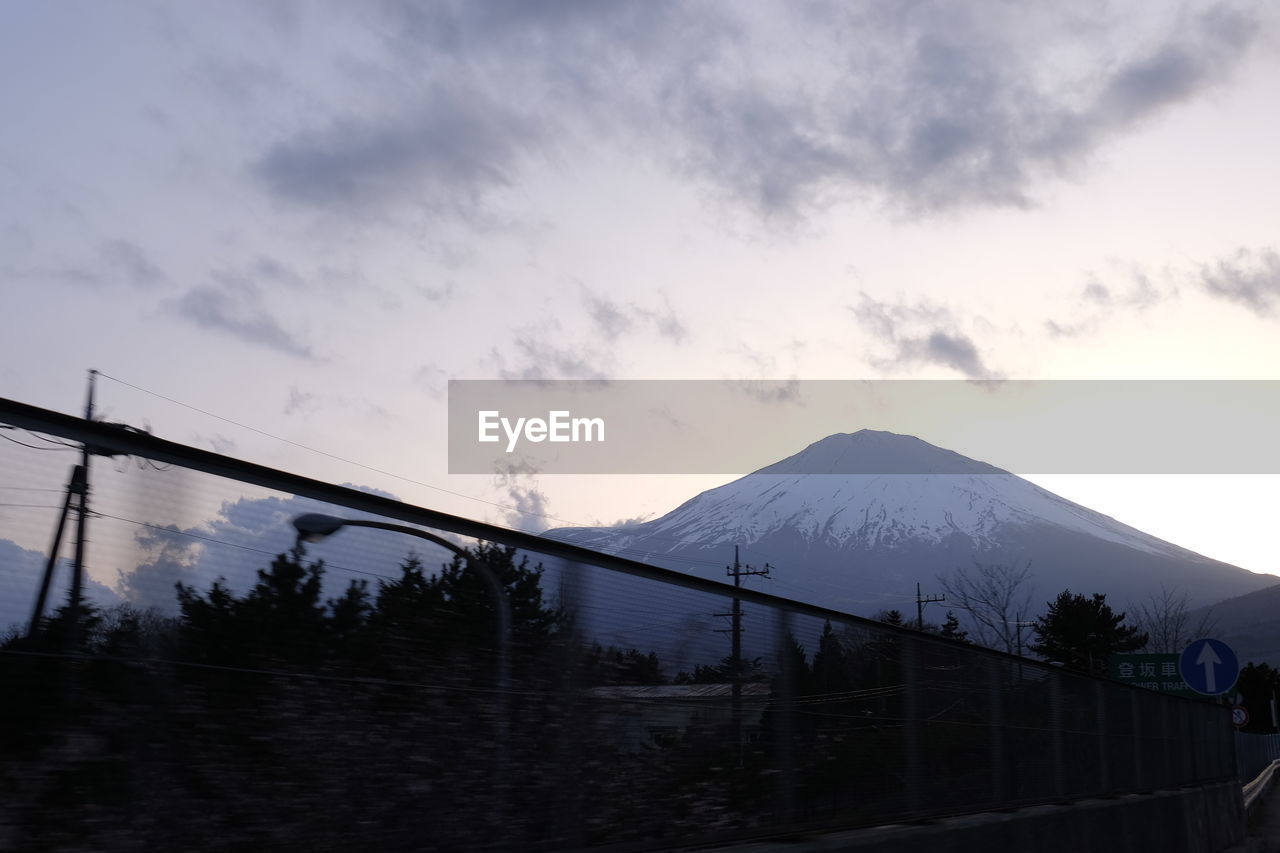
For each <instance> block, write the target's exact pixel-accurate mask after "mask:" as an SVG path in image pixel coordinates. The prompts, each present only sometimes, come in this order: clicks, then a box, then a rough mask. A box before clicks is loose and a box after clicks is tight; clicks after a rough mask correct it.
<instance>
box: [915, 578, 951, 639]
mask: <svg viewBox="0 0 1280 853" xmlns="http://www.w3.org/2000/svg"><path fill="white" fill-rule="evenodd" d="M946 600H947V597H946V596H945V595H930V596H928V597H926V596H923V595H921V593H920V584H918V583H917V584H916V630H918V631H923V630H924V606H925V605H926V604H936V603H937V602H939V601H946Z"/></svg>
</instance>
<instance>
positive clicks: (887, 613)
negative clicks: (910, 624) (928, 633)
mask: <svg viewBox="0 0 1280 853" xmlns="http://www.w3.org/2000/svg"><path fill="white" fill-rule="evenodd" d="M875 620H876V621H877V622H884V623H886V624H888V625H900V626H903V627H905V626H906V624H907V620H906V619H905V618H904V617H903V615H902V611H901V610H881V611H880V612H879V613H877V614H876V615H875ZM828 624H830V623H828Z"/></svg>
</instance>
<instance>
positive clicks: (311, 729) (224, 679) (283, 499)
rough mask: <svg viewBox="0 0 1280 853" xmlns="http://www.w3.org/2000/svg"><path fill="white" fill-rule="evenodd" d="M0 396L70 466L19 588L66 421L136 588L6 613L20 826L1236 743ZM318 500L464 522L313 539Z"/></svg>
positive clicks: (594, 557)
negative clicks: (436, 542) (85, 452)
mask: <svg viewBox="0 0 1280 853" xmlns="http://www.w3.org/2000/svg"><path fill="white" fill-rule="evenodd" d="M0 423H4V424H9V425H11V426H13V427H17V428H21V429H23V430H29V431H32V432H31V433H30V434H29V436H30V438H31V439H32V440H31V441H30V442H28V443H30V444H32V445H33V447H28V448H23V447H21V446H16V445H12V444H11V443H8V442H6V443H5V444H6V446H5V447H3V448H0V470H2V471H3V472H4V476H5V481H4V485H6V486H18V487H21V488H24V489H28V490H31V491H29V493H30V494H44V495H52V496H53V498H52V499H50V500H48V501H47V506H40V507H25V508H24V507H13V508H12V511H10V512H7V513H6V514H4V515H3V516H0V540H3V541H7V543H9V544H8V545H4V544H3V542H0V548H5V549H7V550H0V557H4V555H5V554H8V555H9V565H8V567H7V568H5V567H4V565H3V564H2V563H0V596H3V597H4V598H5V599H8V600H10V601H21V602H22V608H21V609H22V610H24V611H25V610H26V608H27V607H28V606H29V605H28V604H27V602H29V601H34V598H35V596H36V591H37V586H38V583H39V577H40V571H41V568H42V567H43V565H44V553H43V550H44V549H46V548H47V545H45V544H43V543H47V542H48V540H49V536H50V533H51V532H52V531H53V530H54V528H55V526H56V522H57V520H58V509H59V505H60V498H61V495H60V491H61V490H62V488H63V487H64V486H65V485H66V484H67V469H68V467H69V466H70V464H71V463H72V462H73V461H74V460H73V459H72V457H73V456H74V455H75V454H73V453H72V452H68V453H66V454H62V453H58V452H43V451H41V450H37V449H35V448H36V447H48V448H56V447H57V446H58V443H59V442H63V443H70V444H73V445H80V444H86V445H88V446H89V447H90V448H91V449H92V451H93V453H94V454H95V457H94V459H95V463H94V466H93V467H94V470H93V473H92V476H91V485H90V489H91V496H92V497H91V504H90V509H91V512H90V514H89V516H88V519H87V521H88V523H89V525H90V536H89V540H88V546H87V557H86V558H85V560H84V567H85V572H86V584H85V588H86V589H88V590H93V589H95V588H96V587H95V586H94V582H97V583H102V584H106V583H111V582H114V583H115V586H116V588H117V589H118V590H119V591H120V592H122V593H123V595H124V596H125V597H126V598H127V599H128V601H129V603H130V606H129V607H124V608H122V607H119V606H115V607H112V606H107V605H102V606H99V607H96V608H95V607H94V606H87V607H85V608H83V609H82V610H81V612H80V614H79V622H77V623H76V624H74V625H73V624H72V621H71V614H70V611H69V610H67V609H65V608H64V609H63V610H61V611H58V612H55V613H52V614H50V615H49V616H48V617H47V618H45V619H44V620H43V621H42V622H40V623H39V624H38V625H37V630H36V631H34V632H32V635H31V636H30V637H24V636H21V634H22V633H24V632H22V631H19V633H18V634H15V635H11V636H10V637H9V639H8V640H7V641H6V642H5V644H4V649H3V652H4V653H3V654H0V676H2V677H3V679H4V681H3V683H4V685H5V701H4V703H2V704H0V714H3V719H2V720H0V723H3V725H2V726H0V747H2V748H3V758H4V771H3V774H4V777H3V778H4V786H3V788H0V794H2V795H3V796H0V847H5V846H9V847H14V848H18V849H24V848H26V847H30V846H32V845H35V846H41V845H43V846H44V847H45V848H47V849H59V848H60V847H68V848H70V847H75V846H77V845H79V846H91V847H93V848H94V849H99V850H113V849H120V850H125V849H137V848H139V847H155V848H164V847H173V848H176V847H181V848H185V849H198V848H201V847H206V848H210V849H212V848H219V849H222V848H229V847H234V846H235V845H237V844H239V845H243V846H246V847H248V846H258V847H263V846H265V847H271V846H289V847H303V846H306V845H308V844H310V845H315V846H318V847H324V848H329V847H335V846H339V847H349V846H353V845H356V844H360V845H365V846H369V847H372V848H375V849H382V850H394V849H441V850H447V849H485V848H509V849H530V850H534V849H573V848H592V847H609V848H610V849H613V848H615V847H619V846H621V847H622V848H632V847H633V848H635V849H644V848H647V847H652V846H662V845H670V844H672V843H676V842H679V843H692V842H694V841H699V842H703V841H711V840H725V839H733V838H745V837H753V836H757V835H762V834H776V833H780V832H794V831H798V830H801V829H805V830H812V829H819V828H824V827H836V826H839V827H852V826H866V825H873V824H882V823H886V822H894V821H906V820H919V819H924V818H928V817H932V816H938V815H944V814H957V813H964V812H975V811H982V810H990V809H1006V808H1010V807H1012V806H1016V805H1023V804H1033V803H1046V802H1064V801H1069V800H1073V799H1077V798H1083V797H1095V796H1105V795H1110V794H1117V793H1130V792H1140V791H1151V790H1157V789H1163V788H1171V787H1178V786H1187V785H1198V784H1205V783H1210V782H1221V781H1225V780H1230V779H1233V778H1235V775H1236V753H1235V750H1234V748H1233V742H1232V732H1231V727H1230V722H1229V718H1228V716H1227V712H1226V710H1225V709H1224V708H1222V707H1220V706H1216V705H1212V704H1208V703H1203V702H1196V701H1191V700H1186V699H1180V698H1175V697H1169V696H1163V695H1160V694H1156V693H1151V692H1147V691H1143V690H1137V689H1132V688H1128V687H1125V686H1122V685H1119V684H1116V683H1113V682H1109V681H1106V680H1103V679H1098V678H1093V677H1090V676H1087V675H1082V674H1079V673H1073V672H1069V671H1064V670H1062V669H1059V668H1055V667H1052V666H1046V665H1043V664H1039V663H1036V662H1033V661H1028V660H1025V659H1022V658H1018V657H1014V656H1010V655H1005V654H1001V653H997V652H993V651H990V650H986V649H981V648H977V647H974V646H970V645H967V644H964V643H961V642H957V641H953V640H947V639H945V638H941V637H937V636H934V635H931V634H927V633H921V632H917V631H912V630H908V629H906V628H902V627H898V626H893V625H887V624H884V623H880V622H874V621H870V620H867V619H862V618H859V617H856V616H853V615H850V614H846V613H841V612H839V611H835V610H831V609H826V608H821V607H814V606H810V605H805V604H801V603H797V602H794V601H789V600H786V599H783V598H779V597H775V596H772V595H768V594H765V593H761V592H759V591H756V590H752V589H748V588H743V589H735V588H734V587H732V586H728V585H726V584H718V583H714V582H711V581H705V580H701V579H699V578H696V577H694V576H692V575H688V574H685V573H683V572H676V571H670V570H666V569H662V568H658V567H655V566H652V565H648V564H646V563H643V562H639V561H637V560H633V559H629V558H628V557H627V556H625V555H623V554H603V553H599V552H594V551H591V550H588V549H585V548H580V547H577V546H574V545H571V544H568V543H565V542H559V541H556V540H554V539H551V538H547V537H541V536H534V535H531V534H527V533H522V532H519V531H514V530H509V529H505V528H500V527H496V526H492V525H487V524H483V523H480V522H477V521H473V520H469V519H464V518H459V517H457V516H452V515H448V514H445V513H441V512H438V511H433V510H431V509H428V508H425V507H418V506H412V505H409V504H406V503H402V502H400V501H397V500H394V499H392V498H389V497H385V496H382V495H378V494H371V493H368V492H364V491H360V490H356V489H350V488H343V487H337V486H332V485H329V484H326V483H322V482H319V481H316V480H313V479H308V478H304V477H300V476H297V475H293V474H289V473H287V472H282V471H277V470H273V469H270V468H266V467H263V466H258V465H253V464H250V463H246V462H242V461H239V460H235V459H231V458H228V457H225V456H221V455H218V454H213V453H209V452H207V451H202V450H199V449H196V448H191V447H186V446H183V445H180V444H175V443H172V442H167V441H164V440H161V439H157V438H155V437H152V436H149V435H144V434H140V433H136V432H133V431H129V430H126V429H121V428H119V427H113V426H110V425H107V424H101V423H93V422H86V421H82V420H80V419H77V418H72V417H69V416H65V415H61V414H58V413H53V412H47V411H43V410H39V409H35V408H33V407H29V406H24V405H22V404H18V403H14V402H11V401H0ZM108 457H110V458H113V459H114V460H115V461H114V464H112V465H108V464H105V463H104V460H105V459H106V458H108ZM130 459H132V460H137V461H138V462H130V461H128V460H130ZM139 463H140V464H139ZM169 466H172V467H169ZM35 490H48V491H35ZM11 503H19V501H13V502H11ZM32 503H36V502H34V501H33V502H32ZM304 513H312V514H325V515H330V516H336V517H340V518H357V519H363V520H366V521H375V522H378V523H379V524H381V526H383V527H386V526H387V525H388V522H395V523H396V524H400V525H414V526H417V527H420V528H429V529H430V530H432V531H435V534H433V535H436V536H440V535H443V536H445V537H447V539H448V542H447V544H448V546H449V547H448V548H446V549H441V550H432V549H433V548H434V547H435V546H433V545H432V544H431V543H430V542H427V543H424V542H422V541H420V540H416V539H407V538H402V537H401V536H400V534H398V533H397V532H396V531H395V530H385V529H383V530H379V529H357V528H353V529H350V530H345V531H344V532H342V533H341V534H338V535H334V536H332V537H331V538H330V539H329V540H327V541H325V542H323V543H318V544H314V545H309V546H305V547H301V548H295V538H294V533H295V531H294V530H293V528H292V527H291V525H290V520H291V519H293V518H294V517H296V516H298V515H301V514H304ZM392 526H395V525H392ZM10 546H11V547H10ZM459 548H466V549H468V550H467V551H466V552H465V554H464V555H462V556H459V555H458V554H457V553H455V552H456V551H457V549H459ZM705 559H706V560H708V561H718V562H721V563H723V562H726V561H731V559H732V554H731V553H729V554H726V553H721V552H720V551H715V550H708V551H707V552H706V556H705ZM68 571H69V569H68V567H67V566H66V565H65V561H64V563H62V564H59V565H58V573H59V574H58V575H57V577H56V580H57V583H58V588H61V586H62V579H65V577H66V574H67V572H68ZM486 575H489V576H492V577H493V578H497V579H498V581H499V586H500V587H501V591H502V595H504V596H506V598H505V600H503V599H501V598H498V597H495V594H494V590H493V588H492V587H491V586H490V585H488V584H486V583H485V577H486ZM175 584H178V585H179V586H178V587H177V589H175ZM50 600H51V601H54V600H55V599H54V598H51V599H50ZM57 600H59V601H60V600H64V599H57ZM735 601H736V605H735ZM503 604H505V605H506V607H507V609H508V610H509V614H510V618H509V624H506V625H505V627H504V623H502V622H500V621H498V620H499V613H500V612H501V611H502V610H503V606H502V605H503ZM148 607H150V608H153V609H150V610H148V609H147V608H148ZM735 611H736V613H737V615H736V616H735V615H734V614H735ZM95 620H96V621H95ZM73 627H74V628H75V629H76V630H69V629H71V628H73ZM735 634H736V635H737V642H736V643H735V642H734V635H735ZM735 649H736V650H737V652H736V654H735V652H734V650H735Z"/></svg>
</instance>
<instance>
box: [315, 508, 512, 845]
mask: <svg viewBox="0 0 1280 853" xmlns="http://www.w3.org/2000/svg"><path fill="white" fill-rule="evenodd" d="M293 526H294V529H295V530H297V531H298V540H299V541H300V542H319V541H320V540H322V539H324V538H326V537H328V536H332V535H333V534H334V533H337V532H338V531H339V530H341V529H342V528H344V527H375V528H377V529H378V530H390V531H393V532H395V533H403V534H405V535H406V536H416V537H418V538H419V539H425V540H427V541H428V542H434V543H435V544H436V545H439V546H440V547H442V548H445V549H448V550H449V551H452V552H453V553H455V554H457V555H458V556H459V557H462V558H463V559H465V560H466V561H467V565H468V566H471V567H472V568H474V569H475V570H476V572H477V573H478V574H479V575H480V577H482V578H484V582H485V584H486V585H487V586H488V587H489V592H490V594H491V595H492V596H493V603H494V606H495V607H496V608H497V610H498V675H497V678H496V679H495V681H496V685H495V686H496V687H497V692H498V721H497V727H496V728H497V731H496V737H495V740H496V742H497V744H496V745H497V748H498V753H497V766H496V768H495V771H496V772H495V776H496V778H497V779H498V781H499V783H500V784H499V786H498V788H497V790H498V804H497V808H496V809H495V810H494V811H495V817H496V818H497V819H498V822H499V824H501V815H502V814H503V813H504V812H505V811H506V795H505V793H503V790H502V788H501V782H503V781H504V780H505V779H506V778H507V775H508V772H507V767H508V762H509V757H508V755H507V742H508V740H509V738H510V733H509V731H508V721H507V702H508V698H507V697H508V690H507V686H508V674H507V651H508V647H509V645H510V642H511V604H510V602H508V601H507V594H506V591H505V590H503V588H502V583H501V582H500V581H499V580H498V576H497V575H495V574H494V573H493V570H492V569H490V568H489V567H488V566H486V565H485V564H484V563H482V562H480V561H479V560H472V559H471V555H470V554H468V553H467V551H466V550H465V549H463V548H459V547H458V546H457V545H454V544H453V543H452V542H450V541H449V540H448V539H443V538H441V537H439V536H437V535H435V534H434V533H428V532H427V531H425V530H419V529H418V528H416V527H409V526H407V525H404V524H393V523H391V522H389V521H372V520H365V519H361V518H338V517H336V516H332V515H324V514H322V513H317V512H309V513H306V514H305V515H299V516H297V517H295V518H294V519H293Z"/></svg>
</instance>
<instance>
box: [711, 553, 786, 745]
mask: <svg viewBox="0 0 1280 853" xmlns="http://www.w3.org/2000/svg"><path fill="white" fill-rule="evenodd" d="M771 568H773V567H772V566H770V565H769V564H768V563H765V564H764V568H763V569H753V568H751V566H744V565H743V564H742V562H741V560H740V559H739V557H738V546H737V545H734V546H733V565H732V566H725V574H727V575H729V576H730V577H732V578H733V586H734V588H735V589H741V588H742V579H743V578H744V577H750V576H752V575H758V576H759V577H765V578H767V577H768V576H769V570H770V569H771ZM716 615H717V616H729V617H730V618H731V620H732V621H731V622H730V626H731V627H730V628H729V634H730V639H731V644H730V649H731V651H730V653H729V665H730V667H731V668H732V670H733V671H732V673H731V675H732V678H733V739H734V742H736V743H737V744H738V763H739V765H741V763H742V600H741V599H739V598H738V597H737V596H736V595H735V596H734V597H733V610H732V612H730V613H717V614H716Z"/></svg>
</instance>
